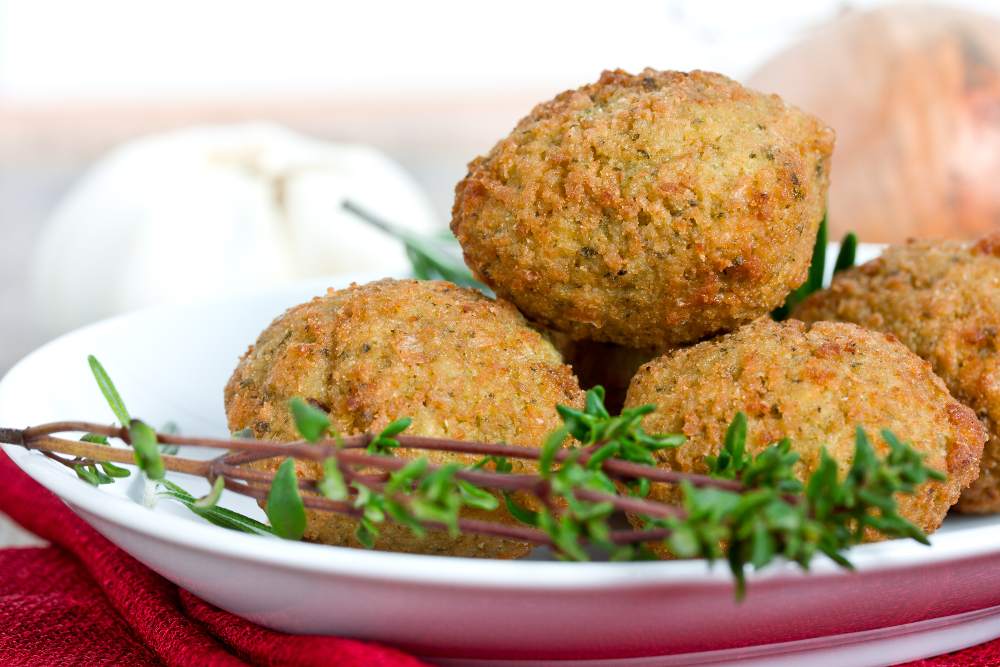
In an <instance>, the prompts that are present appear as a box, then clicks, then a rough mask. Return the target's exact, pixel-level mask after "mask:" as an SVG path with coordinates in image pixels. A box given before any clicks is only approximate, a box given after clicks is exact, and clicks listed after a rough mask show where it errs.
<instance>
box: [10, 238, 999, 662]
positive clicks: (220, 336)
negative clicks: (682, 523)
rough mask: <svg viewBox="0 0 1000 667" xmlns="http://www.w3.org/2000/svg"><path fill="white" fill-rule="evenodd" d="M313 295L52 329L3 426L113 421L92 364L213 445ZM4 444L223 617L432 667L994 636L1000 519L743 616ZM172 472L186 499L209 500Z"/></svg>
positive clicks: (639, 572)
mask: <svg viewBox="0 0 1000 667" xmlns="http://www.w3.org/2000/svg"><path fill="white" fill-rule="evenodd" d="M865 254H866V255H869V254H871V249H866V252H865ZM339 282H340V283H341V284H344V283H346V282H347V281H343V280H342V281H339ZM321 292H322V289H321V287H320V286H319V285H317V284H315V283H313V284H309V285H301V286H299V287H297V288H295V289H288V290H284V291H282V292H278V293H273V294H268V295H264V296H259V297H257V298H254V299H245V298H244V299H234V300H230V301H225V302H220V303H214V304H204V305H194V306H183V307H166V308H158V309H152V310H147V311H142V312H139V313H135V314H132V315H127V316H124V317H119V318H116V319H113V320H109V321H106V322H102V323H99V324H96V325H93V326H90V327H87V328H85V329H82V330H80V331H77V332H74V333H72V334H69V335H67V336H64V337H63V338H60V339H58V340H56V341H54V342H52V343H50V344H48V345H46V346H45V347H43V348H41V349H40V350H38V351H36V352H35V353H33V354H31V355H30V356H28V357H27V358H26V359H24V360H23V361H22V362H21V363H20V364H18V365H17V366H16V367H15V368H14V369H13V370H11V371H10V373H9V374H8V375H7V376H6V378H4V380H3V381H2V382H0V424H2V425H5V426H26V425H30V424H35V423H39V422H43V421H49V420H54V419H66V418H80V419H89V420H94V419H97V420H106V421H108V422H110V421H112V419H113V417H112V415H111V414H110V412H109V410H108V408H107V406H106V405H105V404H104V402H103V399H102V398H101V396H100V394H99V392H98V391H97V389H96V387H95V385H94V382H93V379H92V378H91V376H90V373H89V369H88V368H87V363H86V355H87V354H90V353H93V354H96V355H97V356H98V357H99V358H100V359H101V360H102V361H103V362H104V364H105V366H106V367H107V368H108V370H109V372H110V373H111V375H112V377H113V378H114V379H115V381H116V383H117V384H118V386H119V389H120V390H121V392H122V395H123V396H124V398H125V400H126V403H127V404H128V406H129V408H130V410H131V411H132V412H133V413H134V414H135V415H137V416H139V417H141V418H143V419H145V420H147V421H149V422H151V423H152V424H154V425H160V424H162V423H165V422H167V421H168V420H172V421H175V422H177V423H178V424H179V425H180V427H181V428H182V430H183V432H184V433H186V434H201V435H216V436H219V435H225V434H226V428H225V417H224V414H223V405H222V387H223V385H224V384H225V382H226V380H227V379H228V377H229V374H230V373H231V372H232V369H233V367H234V365H235V363H236V360H237V357H238V356H239V354H241V353H242V352H243V351H244V350H245V349H246V346H247V345H248V344H249V343H250V342H252V341H253V340H254V339H255V338H256V336H257V334H258V333H259V332H260V330H261V329H262V328H263V327H264V326H265V325H266V324H267V323H268V322H270V321H271V320H272V319H273V318H274V317H275V316H276V315H277V314H279V313H280V312H281V311H282V309H283V308H285V307H287V306H290V305H293V304H295V303H298V302H300V301H303V300H305V299H307V298H308V297H310V296H313V295H315V294H319V293H321ZM5 449H6V451H7V453H8V454H9V455H10V456H11V457H12V458H13V459H14V461H15V462H17V464H18V465H19V466H21V468H23V469H24V470H25V471H26V472H27V473H28V474H30V475H31V476H32V477H34V478H35V479H36V480H38V481H39V482H41V483H42V484H43V485H45V486H46V487H48V488H49V489H51V490H52V491H54V492H55V493H56V494H58V495H59V496H60V497H62V498H63V499H64V500H65V501H66V502H67V503H68V504H69V505H70V506H71V507H72V508H73V509H74V510H75V511H76V512H77V513H78V514H80V516H82V517H83V518H84V519H85V520H86V521H88V522H89V523H90V524H92V525H93V526H94V527H95V528H97V529H98V530H99V531H100V532H102V533H103V534H104V535H106V536H107V537H108V538H109V539H110V540H111V541H113V542H114V543H116V544H118V545H119V546H120V547H121V548H123V549H124V550H125V551H127V552H128V553H130V554H132V555H133V556H135V557H136V558H137V559H139V560H140V561H142V562H143V563H145V564H147V565H148V566H150V567H151V568H153V569H154V570H156V571H157V572H159V573H160V574H162V575H163V576H165V577H167V578H168V579H170V580H171V581H174V582H176V583H177V584H179V585H181V586H183V587H185V588H187V589H188V590H190V591H192V592H194V593H195V594H197V595H199V596H201V597H202V598H204V599H205V600H207V601H209V602H212V603H214V604H216V605H218V606H220V607H222V608H223V609H227V610H229V611H232V612H234V613H236V614H239V615H241V616H244V617H246V618H248V619H250V620H252V621H255V622H258V623H261V624H263V625H266V626H268V627H272V628H276V629H279V630H285V631H289V632H298V633H327V634H336V635H342V636H351V637H359V638H365V639H372V640H378V641H382V642H387V643H390V644H394V645H397V646H400V647H403V648H404V649H407V650H410V651H413V652H415V653H417V654H420V655H423V656H427V657H430V658H431V659H433V660H435V661H438V662H441V663H443V664H487V663H489V664H512V665H527V664H543V663H544V664H569V663H573V664H586V665H620V664H643V665H646V664H648V665H653V664H655V665H682V664H683V665H691V664H723V663H725V662H728V661H731V660H735V659H737V658H742V659H745V660H750V661H751V662H750V663H748V664H760V665H764V664H767V665H780V664H787V665H792V664H801V663H802V662H803V661H805V660H807V659H808V660H809V661H810V662H812V663H813V664H814V665H817V666H818V665H838V666H839V665H845V664H859V665H877V664H890V663H892V662H897V661H901V660H905V659H911V658H917V657H921V656H926V655H932V654H936V653H941V652H944V651H948V650H952V649H955V648H959V647H961V646H966V645H970V644H974V643H978V642H981V641H985V640H987V639H990V638H992V637H994V636H997V635H1000V577H998V576H996V575H997V572H998V571H1000V570H998V566H1000V520H998V519H997V518H996V517H979V518H968V517H962V518H954V517H953V518H949V519H948V521H947V522H946V524H945V527H944V528H943V529H942V530H941V531H939V532H938V533H937V534H935V535H934V536H933V538H932V542H933V546H932V547H929V548H928V547H923V546H920V545H918V544H916V543H913V542H909V541H896V542H884V543H880V544H871V545H865V546H861V547H858V548H856V549H854V550H853V551H852V553H851V558H852V560H853V561H854V562H855V563H856V564H857V566H858V571H857V572H856V573H853V574H851V573H846V572H843V571H841V570H840V569H838V568H837V567H835V566H834V565H833V564H832V563H830V562H827V561H817V562H816V564H815V568H814V571H813V573H812V574H811V575H803V574H801V573H799V572H798V571H797V570H796V569H795V568H794V567H791V566H787V565H779V566H776V567H772V568H769V569H768V570H766V571H765V572H763V573H761V574H759V575H756V576H753V577H751V583H750V588H749V596H748V598H747V600H746V601H745V602H744V603H743V604H740V605H738V604H736V603H735V602H734V601H733V597H732V585H731V581H730V578H729V575H728V574H727V573H726V571H725V568H724V567H722V566H721V564H720V566H718V567H716V568H715V569H711V568H709V567H708V566H707V565H706V564H705V563H703V562H699V561H676V562H655V563H649V562H646V563H582V564H581V563H559V562H538V561H521V562H505V561H492V560H474V559H461V558H444V557H434V556H414V555H404V554H390V553H378V552H368V551H361V550H353V549H346V548H338V547H328V546H320V545H314V544H305V543H297V542H287V541H282V540H278V539H273V538H263V537H254V536H250V535H244V534H240V533H234V532H230V531H226V530H223V529H221V528H216V527H214V526H211V525H209V524H207V523H204V522H203V521H201V520H200V519H198V518H197V517H195V516H193V515H191V514H189V513H187V511H186V510H184V509H183V508H181V507H179V506H177V505H175V504H173V503H170V502H162V501H161V502H160V503H159V504H157V505H156V507H155V508H153V509H148V508H147V507H144V506H143V505H142V504H140V502H139V501H141V498H142V491H143V489H142V486H141V484H139V483H138V482H137V479H136V476H133V477H132V478H130V479H128V480H121V481H119V482H117V483H116V484H114V485H110V486H102V487H100V488H99V489H98V488H93V487H91V486H89V485H87V484H85V483H83V482H81V481H80V480H78V479H77V478H76V477H75V476H74V475H73V474H72V473H71V472H70V471H68V470H66V469H65V468H63V467H61V466H59V465H57V464H55V463H54V462H52V461H50V460H48V459H45V458H44V457H42V456H41V455H40V454H38V453H37V452H27V451H25V450H23V449H20V448H16V447H6V448H5ZM205 454H206V455H207V452H205ZM171 478H172V479H174V480H175V481H177V482H178V483H180V484H182V485H183V486H185V487H187V488H188V489H189V490H191V491H192V492H194V493H196V494H200V493H203V492H204V491H205V490H206V489H207V484H206V483H205V482H204V481H203V480H199V479H194V478H190V477H185V476H183V475H171ZM223 504H225V505H227V506H229V507H231V508H233V509H236V510H238V511H241V512H244V513H247V514H251V515H254V516H258V517H260V518H262V514H261V513H260V511H259V509H258V508H257V506H256V505H255V504H254V503H253V502H251V501H249V500H248V499H245V498H242V497H237V496H234V495H233V494H226V496H225V497H224V503H223ZM779 641H780V642H783V643H780V644H779V643H775V642H779ZM652 656H658V657H652Z"/></svg>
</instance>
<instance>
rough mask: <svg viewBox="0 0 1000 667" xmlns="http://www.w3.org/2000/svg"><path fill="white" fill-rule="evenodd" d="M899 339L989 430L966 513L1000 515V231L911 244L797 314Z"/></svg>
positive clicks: (845, 276) (852, 274) (856, 272)
mask: <svg viewBox="0 0 1000 667" xmlns="http://www.w3.org/2000/svg"><path fill="white" fill-rule="evenodd" d="M795 317H798V318H800V319H803V320H806V321H818V320H841V321H845V322H855V323H857V324H860V325H861V326H863V327H866V328H869V329H875V330H878V331H885V332H889V333H892V334H894V335H896V336H897V337H898V338H899V339H900V340H901V341H902V342H903V343H904V344H905V345H906V346H907V347H909V348H910V349H911V350H913V351H914V352H916V353H917V354H919V355H920V356H921V357H923V358H924V359H926V360H927V361H929V362H930V363H931V365H932V366H933V367H934V371H935V372H936V373H937V374H938V375H940V376H941V377H942V378H943V379H944V381H945V383H946V384H947V385H948V388H949V389H950V390H951V392H952V393H953V394H954V395H955V397H956V398H958V399H959V400H960V401H962V402H964V403H965V404H967V405H969V406H971V407H972V408H973V409H974V410H975V411H976V412H977V413H978V415H979V416H980V418H981V419H983V421H984V422H985V423H986V425H987V426H988V427H989V430H990V440H989V442H988V443H987V445H986V449H985V451H984V453H983V460H982V473H981V475H980V477H979V479H978V480H977V481H976V482H975V483H973V485H972V486H971V487H970V488H969V489H967V490H966V491H965V493H963V494H962V498H961V500H960V501H959V503H958V509H959V510H961V511H963V512H975V513H985V512H997V511H1000V233H995V234H992V235H990V236H987V237H986V238H984V239H982V240H980V241H979V242H978V243H975V244H973V245H971V246H970V245H967V244H962V243H959V242H956V241H949V242H933V241H911V242H909V243H908V244H907V245H905V246H901V247H892V248H889V249H888V250H887V251H886V252H885V253H884V254H883V255H882V256H881V257H879V258H877V259H875V260H872V261H871V262H868V263H867V264H864V265H862V266H858V267H855V268H853V269H851V270H849V271H846V272H843V273H840V274H838V275H837V277H836V278H835V279H834V281H833V284H832V285H831V286H830V288H829V289H827V290H824V291H822V292H819V293H817V294H814V295H813V296H812V297H810V298H809V299H807V300H806V301H805V302H804V303H803V304H802V305H801V306H800V307H799V308H798V309H797V310H796V311H795Z"/></svg>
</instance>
